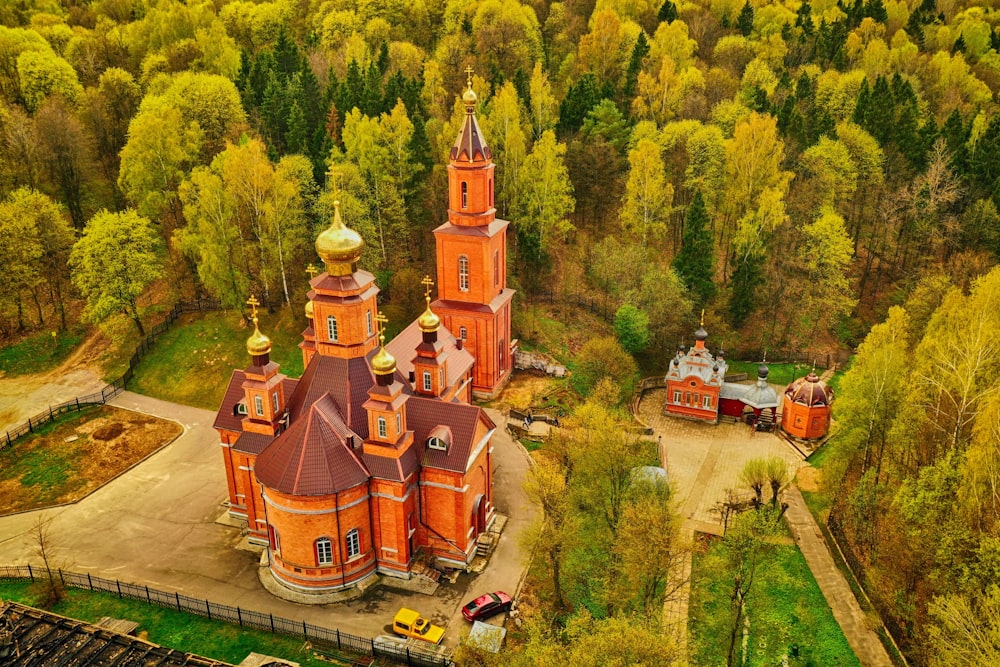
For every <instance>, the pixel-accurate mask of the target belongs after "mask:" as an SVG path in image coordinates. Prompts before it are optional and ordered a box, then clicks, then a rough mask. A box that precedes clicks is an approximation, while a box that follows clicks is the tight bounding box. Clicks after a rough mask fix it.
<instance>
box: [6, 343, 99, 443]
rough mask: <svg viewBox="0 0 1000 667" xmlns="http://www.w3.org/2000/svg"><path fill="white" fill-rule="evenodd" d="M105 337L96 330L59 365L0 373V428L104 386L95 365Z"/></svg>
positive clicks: (91, 392) (17, 423) (20, 422)
mask: <svg viewBox="0 0 1000 667" xmlns="http://www.w3.org/2000/svg"><path fill="white" fill-rule="evenodd" d="M106 346H107V340H106V339H104V336H103V335H102V334H101V333H100V332H97V333H95V334H93V335H92V336H91V337H90V338H89V339H87V340H86V341H84V342H83V343H82V344H81V345H80V348H79V349H78V350H77V351H76V352H74V353H73V354H72V355H71V356H70V358H69V359H67V360H66V361H65V362H64V363H63V364H62V365H61V366H59V367H58V368H56V369H53V370H51V371H49V372H48V373H39V374H38V375H21V376H18V377H13V378H5V377H3V376H2V375H0V432H2V431H6V430H7V429H10V428H13V427H15V426H20V425H21V424H23V423H24V422H26V421H27V420H28V418H29V417H34V416H35V415H37V414H40V413H42V412H44V411H45V410H46V409H47V408H48V407H49V406H50V405H59V404H60V403H65V402H67V401H71V400H73V399H74V398H76V397H77V396H85V395H87V394H93V393H95V392H98V391H100V390H101V388H102V387H104V386H105V382H104V380H102V379H101V374H100V372H99V371H98V370H96V369H97V367H98V364H97V360H98V359H99V358H100V355H101V354H103V352H104V348H105V347H106Z"/></svg>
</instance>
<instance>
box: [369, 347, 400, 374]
mask: <svg viewBox="0 0 1000 667" xmlns="http://www.w3.org/2000/svg"><path fill="white" fill-rule="evenodd" d="M372 370H373V371H375V374H376V375H392V374H393V373H395V372H396V357H394V356H392V355H391V354H389V352H388V350H386V349H385V346H384V345H383V346H382V347H380V348H379V350H378V352H376V353H375V356H374V357H372Z"/></svg>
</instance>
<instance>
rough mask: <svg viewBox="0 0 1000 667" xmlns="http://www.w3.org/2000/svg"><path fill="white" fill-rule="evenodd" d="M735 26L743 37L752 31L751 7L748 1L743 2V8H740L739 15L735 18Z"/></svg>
mask: <svg viewBox="0 0 1000 667" xmlns="http://www.w3.org/2000/svg"><path fill="white" fill-rule="evenodd" d="M736 28H737V29H738V30H739V31H740V34H741V35H743V36H744V37H749V36H750V33H752V32H753V7H751V6H750V3H749V2H745V3H743V9H741V10H740V15H739V17H737V19H736Z"/></svg>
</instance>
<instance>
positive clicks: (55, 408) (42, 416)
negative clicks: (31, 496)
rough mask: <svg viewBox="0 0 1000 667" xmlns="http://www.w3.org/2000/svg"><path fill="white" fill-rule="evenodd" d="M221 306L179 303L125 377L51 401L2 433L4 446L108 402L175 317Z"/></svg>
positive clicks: (137, 352) (131, 362) (208, 302)
mask: <svg viewBox="0 0 1000 667" xmlns="http://www.w3.org/2000/svg"><path fill="white" fill-rule="evenodd" d="M220 308H221V306H220V305H219V302H218V301H216V300H214V299H199V300H198V301H190V302H184V303H178V304H177V305H175V306H174V307H173V309H172V310H171V311H170V312H169V313H167V317H166V318H165V319H164V321H163V322H160V323H159V324H157V325H156V326H155V327H153V328H152V330H151V331H150V332H149V335H147V336H146V337H145V338H143V339H142V340H141V341H140V342H139V345H138V346H136V348H135V352H134V353H133V354H132V357H131V358H130V359H129V362H128V368H127V369H126V370H125V372H124V373H122V375H121V377H119V378H118V379H116V380H114V381H113V382H111V383H110V384H107V385H105V386H104V387H103V388H102V389H101V391H99V392H95V393H93V394H87V395H86V396H77V397H76V398H74V399H73V400H71V401H66V402H65V403H60V404H59V405H50V406H49V407H48V409H47V410H45V411H44V412H40V413H38V414H37V415H35V416H34V417H29V418H28V421H26V422H25V423H23V424H21V425H20V426H16V427H14V428H12V429H8V430H7V431H6V432H5V433H4V434H3V436H2V437H0V450H3V449H6V448H7V447H10V446H11V445H12V444H14V442H15V441H16V440H17V439H18V438H20V437H23V436H24V435H26V434H28V433H34V432H35V429H37V428H38V427H39V426H42V425H44V424H48V423H49V422H51V421H52V420H54V419H55V418H56V417H58V416H59V415H62V414H65V413H67V412H79V411H80V410H82V409H84V408H86V407H88V406H91V405H104V404H105V403H107V402H108V401H109V400H111V399H112V398H114V397H115V396H117V395H118V394H120V393H121V392H123V391H125V386H126V385H127V384H128V383H129V382H130V381H131V380H132V377H133V376H134V375H135V368H136V366H138V365H139V361H140V360H141V359H142V358H143V356H145V355H146V353H148V352H149V350H150V349H152V347H153V343H154V342H156V339H157V338H159V337H160V336H161V335H162V334H163V333H164V332H165V331H167V329H169V328H170V325H171V324H173V322H174V320H176V319H177V318H178V317H180V316H181V315H184V314H185V313H193V312H198V311H209V310H219V309H220Z"/></svg>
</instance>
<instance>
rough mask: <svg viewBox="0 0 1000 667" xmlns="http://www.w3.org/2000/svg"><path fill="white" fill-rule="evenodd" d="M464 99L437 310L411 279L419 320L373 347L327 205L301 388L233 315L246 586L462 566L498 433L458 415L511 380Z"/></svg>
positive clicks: (497, 231)
mask: <svg viewBox="0 0 1000 667" xmlns="http://www.w3.org/2000/svg"><path fill="white" fill-rule="evenodd" d="M462 99H463V101H464V103H465V105H466V111H467V113H466V118H465V123H464V126H463V127H462V129H461V131H460V132H459V136H458V138H457V140H456V142H455V146H454V148H453V149H452V152H451V164H450V165H449V188H450V190H451V196H450V198H449V204H450V205H449V211H448V221H447V222H445V223H444V224H442V225H441V226H440V227H438V229H436V230H435V239H436V243H437V258H438V266H437V275H438V281H437V284H438V285H439V287H440V294H439V300H438V301H436V302H434V303H433V304H432V302H431V294H430V288H431V285H432V284H433V283H432V282H431V280H430V278H429V277H428V278H425V279H424V285H425V288H426V289H425V296H426V309H425V311H424V313H423V314H422V315H421V316H420V317H419V318H418V319H417V320H416V321H414V322H412V323H411V324H410V325H409V326H407V327H406V328H405V329H404V330H403V331H402V332H401V333H400V334H399V335H397V336H396V337H395V338H394V339H393V340H392V341H391V342H388V343H387V342H386V339H385V335H384V324H385V321H386V320H385V318H384V317H383V316H382V315H381V314H379V309H378V301H377V296H378V293H379V289H378V287H377V286H376V285H375V277H374V276H373V275H372V274H371V273H369V272H367V271H364V270H362V269H359V268H358V261H359V259H360V257H361V251H362V249H363V247H364V241H363V240H362V238H361V237H360V236H359V235H358V234H357V233H356V232H354V231H353V230H351V229H349V228H348V227H347V226H346V225H345V224H344V222H343V220H342V218H341V214H340V206H339V203H338V202H335V204H334V210H335V212H334V216H333V221H332V224H331V225H330V227H329V228H328V229H327V230H326V231H324V232H323V233H322V234H320V235H319V237H318V238H317V240H316V251H317V254H318V255H319V256H320V258H321V259H322V260H323V263H324V265H325V269H326V270H325V271H324V272H322V273H320V274H319V275H316V276H314V277H313V278H312V279H311V281H310V285H311V287H312V289H311V290H310V291H309V293H308V301H307V303H306V307H305V315H306V318H307V320H308V326H307V327H306V329H305V331H303V333H302V342H301V343H300V344H299V347H300V348H301V350H302V355H303V361H304V368H305V370H304V372H303V374H302V377H300V378H297V379H293V378H289V377H286V376H285V375H284V374H282V373H281V372H280V369H279V367H278V364H276V363H275V362H274V361H272V360H271V357H270V354H271V341H270V339H269V338H268V337H267V336H266V335H264V334H263V333H261V331H260V329H259V326H258V321H257V316H256V306H257V305H258V304H257V302H256V301H255V300H254V299H252V298H251V300H250V301H249V302H248V303H250V304H251V306H252V308H253V324H254V332H253V335H251V336H250V338H249V339H248V340H247V353H248V354H249V356H250V364H249V365H248V366H247V367H246V368H244V369H243V370H236V371H234V372H233V375H232V379H231V380H230V382H229V387H228V389H227V391H226V394H225V397H224V399H223V401H222V405H221V406H220V408H219V412H218V415H217V417H216V420H215V428H216V430H217V431H218V432H219V436H220V440H221V445H222V453H223V460H224V463H225V468H226V479H227V483H228V490H229V506H230V510H229V514H230V516H231V517H233V518H234V519H236V520H238V521H241V522H245V524H246V528H247V532H248V536H249V539H250V541H251V542H253V543H257V544H260V545H263V546H265V547H266V549H267V567H268V572H267V574H266V575H262V576H268V575H269V576H270V577H271V578H273V583H275V584H277V585H278V587H279V588H275V587H273V586H270V583H272V582H271V581H270V580H268V581H265V584H266V585H268V587H269V588H270V589H271V590H277V591H278V592H279V594H284V591H286V590H287V591H291V592H293V593H294V594H296V596H297V598H298V599H301V598H302V596H303V595H305V596H310V597H308V598H306V599H307V600H312V601H317V602H322V601H326V600H325V599H323V596H324V595H325V594H331V593H336V592H338V591H343V590H344V589H351V588H358V589H360V588H364V587H365V586H366V585H368V584H369V583H371V582H372V581H374V580H375V578H376V577H377V576H378V575H380V574H381V575H383V576H392V577H400V578H409V577H410V576H411V574H412V572H413V568H414V566H415V563H416V556H417V554H418V552H422V553H423V554H424V555H425V556H427V557H428V559H434V560H436V561H437V562H438V563H439V564H443V565H445V566H450V567H453V568H459V569H460V568H465V567H467V566H468V565H469V564H470V563H471V561H472V559H473V557H474V556H475V554H476V547H477V540H478V538H479V536H480V535H482V534H483V533H484V532H486V531H487V530H489V528H490V527H491V525H492V524H493V522H494V520H495V518H496V510H495V508H494V506H493V434H494V432H495V430H496V425H495V424H494V423H493V421H492V420H491V419H490V418H489V416H488V415H487V414H486V412H485V411H483V409H482V408H479V407H477V406H475V405H472V404H471V403H470V401H471V399H472V396H473V394H477V395H486V396H489V395H495V394H496V393H497V392H498V391H499V390H500V389H501V388H502V387H503V385H504V383H506V381H507V380H508V379H509V377H510V371H511V368H512V365H511V356H512V353H513V346H514V344H513V343H512V342H511V337H510V303H511V298H512V296H513V294H514V292H513V290H510V289H509V288H507V278H506V264H507V263H506V230H507V222H506V221H503V220H499V219H496V216H495V212H496V209H495V208H494V206H493V162H492V156H491V153H490V150H489V147H488V146H487V145H486V142H485V141H484V140H483V137H482V133H481V131H480V129H479V125H478V123H477V122H476V118H475V113H474V109H475V104H476V95H475V93H474V92H473V91H472V87H471V80H470V83H469V89H468V90H466V91H465V93H464V95H463V98H462ZM452 327H454V330H456V331H458V336H456V335H454V333H453V330H452Z"/></svg>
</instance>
